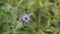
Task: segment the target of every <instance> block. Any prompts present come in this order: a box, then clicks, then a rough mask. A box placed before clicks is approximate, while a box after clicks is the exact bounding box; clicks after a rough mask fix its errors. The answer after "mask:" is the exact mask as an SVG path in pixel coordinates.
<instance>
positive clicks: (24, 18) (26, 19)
mask: <svg viewBox="0 0 60 34" xmlns="http://www.w3.org/2000/svg"><path fill="white" fill-rule="evenodd" d="M30 19H31V18H30V16H29V15H27V14H24V15H22V20H23V21H24V22H29V21H30Z"/></svg>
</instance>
